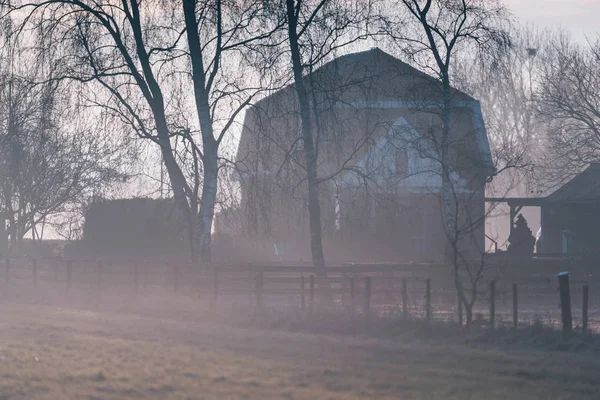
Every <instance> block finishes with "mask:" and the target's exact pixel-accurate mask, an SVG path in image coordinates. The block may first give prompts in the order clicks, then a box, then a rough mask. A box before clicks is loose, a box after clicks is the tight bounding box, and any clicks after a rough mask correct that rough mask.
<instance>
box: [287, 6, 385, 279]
mask: <svg viewBox="0 0 600 400" xmlns="http://www.w3.org/2000/svg"><path fill="white" fill-rule="evenodd" d="M372 6H373V2H372V1H365V2H352V1H343V0H342V1H338V0H318V1H302V0H285V5H284V8H283V9H284V10H285V16H284V20H285V30H286V36H287V45H288V48H289V57H290V61H291V63H290V66H291V72H292V76H293V82H294V88H295V91H296V95H297V98H298V108H299V114H300V121H301V134H302V143H303V152H304V161H305V169H306V182H307V192H308V214H309V229H310V247H311V255H312V262H313V265H314V266H315V267H318V271H319V272H318V274H319V275H324V272H325V270H324V267H325V256H324V253H323V239H322V226H321V206H320V204H319V184H320V182H322V179H320V178H319V176H318V175H319V174H318V154H319V152H318V141H316V138H317V136H318V135H317V132H316V129H315V123H316V124H317V125H318V121H319V118H318V116H317V115H316V114H315V109H314V107H316V104H315V102H314V101H313V100H314V96H315V94H314V90H315V87H314V84H311V83H312V81H310V79H306V78H305V75H304V74H305V72H308V73H309V74H310V73H312V72H313V71H314V69H315V68H316V67H317V66H319V65H321V64H322V63H323V61H325V60H327V59H328V57H330V56H331V55H332V54H334V53H336V52H337V51H343V49H344V48H345V47H346V46H349V45H350V44H352V43H354V42H356V41H358V40H361V39H365V38H366V37H368V36H369V32H368V30H369V21H370V19H371V13H372V12H373V7H372ZM311 102H312V106H311Z"/></svg>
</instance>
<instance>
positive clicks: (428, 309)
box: [425, 279, 431, 323]
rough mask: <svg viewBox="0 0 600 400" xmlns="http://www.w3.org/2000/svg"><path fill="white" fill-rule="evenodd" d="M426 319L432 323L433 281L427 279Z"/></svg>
mask: <svg viewBox="0 0 600 400" xmlns="http://www.w3.org/2000/svg"><path fill="white" fill-rule="evenodd" d="M425 318H426V319H427V323H429V322H431V279H425Z"/></svg>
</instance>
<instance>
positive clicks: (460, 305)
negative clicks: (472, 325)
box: [456, 290, 463, 326]
mask: <svg viewBox="0 0 600 400" xmlns="http://www.w3.org/2000/svg"><path fill="white" fill-rule="evenodd" d="M456 302H457V305H458V324H459V325H460V326H463V302H462V299H461V297H460V293H459V292H458V290H457V292H456Z"/></svg>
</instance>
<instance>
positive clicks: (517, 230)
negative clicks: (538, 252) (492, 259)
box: [507, 214, 535, 256]
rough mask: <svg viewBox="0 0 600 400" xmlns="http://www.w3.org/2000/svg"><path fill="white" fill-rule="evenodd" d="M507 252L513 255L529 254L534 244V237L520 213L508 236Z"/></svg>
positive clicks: (531, 252)
mask: <svg viewBox="0 0 600 400" xmlns="http://www.w3.org/2000/svg"><path fill="white" fill-rule="evenodd" d="M508 242H509V243H510V244H509V245H508V249H507V250H508V252H509V253H511V254H515V255H523V256H530V255H532V254H533V247H534V246H535V237H534V236H533V233H532V232H531V229H529V226H528V225H527V221H526V220H525V217H523V215H522V214H519V216H518V217H517V222H516V223H515V226H514V228H513V230H512V233H511V234H510V236H509V237H508Z"/></svg>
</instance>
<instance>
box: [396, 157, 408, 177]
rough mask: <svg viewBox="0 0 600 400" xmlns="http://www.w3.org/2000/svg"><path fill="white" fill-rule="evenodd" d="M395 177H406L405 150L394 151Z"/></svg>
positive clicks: (406, 158) (406, 160) (406, 159)
mask: <svg viewBox="0 0 600 400" xmlns="http://www.w3.org/2000/svg"><path fill="white" fill-rule="evenodd" d="M396 175H398V176H400V177H406V176H408V153H407V152H406V150H397V151H396Z"/></svg>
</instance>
